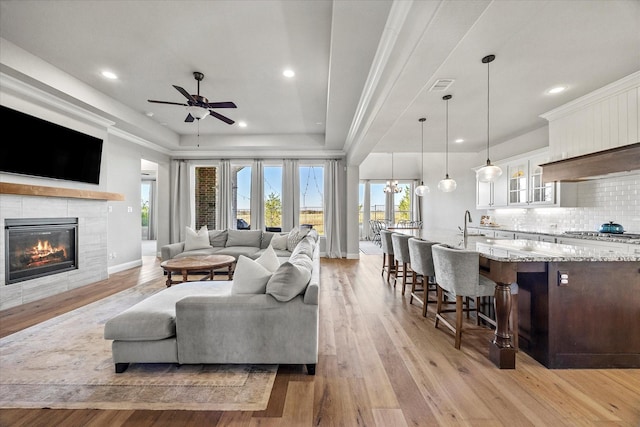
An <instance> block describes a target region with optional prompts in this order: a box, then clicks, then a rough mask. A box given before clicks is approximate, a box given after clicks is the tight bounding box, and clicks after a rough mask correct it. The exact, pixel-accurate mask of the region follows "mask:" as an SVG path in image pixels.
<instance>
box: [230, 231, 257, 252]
mask: <svg viewBox="0 0 640 427" xmlns="http://www.w3.org/2000/svg"><path fill="white" fill-rule="evenodd" d="M261 241H262V231H260V230H228V237H227V245H226V246H227V247H229V246H251V247H254V248H259V247H260V242H261Z"/></svg>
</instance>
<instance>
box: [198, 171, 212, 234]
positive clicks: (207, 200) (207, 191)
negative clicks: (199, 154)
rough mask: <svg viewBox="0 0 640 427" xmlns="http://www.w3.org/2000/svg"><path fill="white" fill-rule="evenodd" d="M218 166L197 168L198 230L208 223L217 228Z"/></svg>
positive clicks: (210, 226)
mask: <svg viewBox="0 0 640 427" xmlns="http://www.w3.org/2000/svg"><path fill="white" fill-rule="evenodd" d="M216 185H217V181H216V168H215V167H197V168H196V230H197V229H199V228H200V227H202V226H203V225H206V226H207V228H208V229H209V230H215V229H216V225H217V218H216Z"/></svg>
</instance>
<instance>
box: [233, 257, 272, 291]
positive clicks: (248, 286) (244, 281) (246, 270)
mask: <svg viewBox="0 0 640 427" xmlns="http://www.w3.org/2000/svg"><path fill="white" fill-rule="evenodd" d="M271 274H272V273H271V272H270V271H269V270H267V269H266V268H265V267H264V266H262V265H260V264H259V263H257V262H256V261H254V260H252V259H251V258H249V257H246V256H244V255H240V256H239V257H238V262H237V263H236V269H235V272H234V273H233V285H232V286H231V293H232V294H234V295H237V294H264V293H265V291H266V288H267V282H268V281H269V278H270V277H271Z"/></svg>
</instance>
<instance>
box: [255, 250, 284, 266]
mask: <svg viewBox="0 0 640 427" xmlns="http://www.w3.org/2000/svg"><path fill="white" fill-rule="evenodd" d="M256 262H257V263H258V264H260V265H261V266H263V267H264V268H266V269H267V270H269V271H270V272H272V273H273V272H274V271H276V270H277V269H278V267H280V261H279V260H278V255H276V251H274V250H273V247H271V246H269V247H268V248H267V249H265V250H264V252H263V253H262V255H260V256H259V257H258V258H257V259H256Z"/></svg>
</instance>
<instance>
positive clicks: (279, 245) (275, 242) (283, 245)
mask: <svg viewBox="0 0 640 427" xmlns="http://www.w3.org/2000/svg"><path fill="white" fill-rule="evenodd" d="M288 239H289V236H288V235H287V234H283V235H279V234H278V235H276V236H273V237H272V238H271V243H270V244H269V246H271V247H272V248H273V249H279V250H281V251H286V250H287V240H288Z"/></svg>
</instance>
